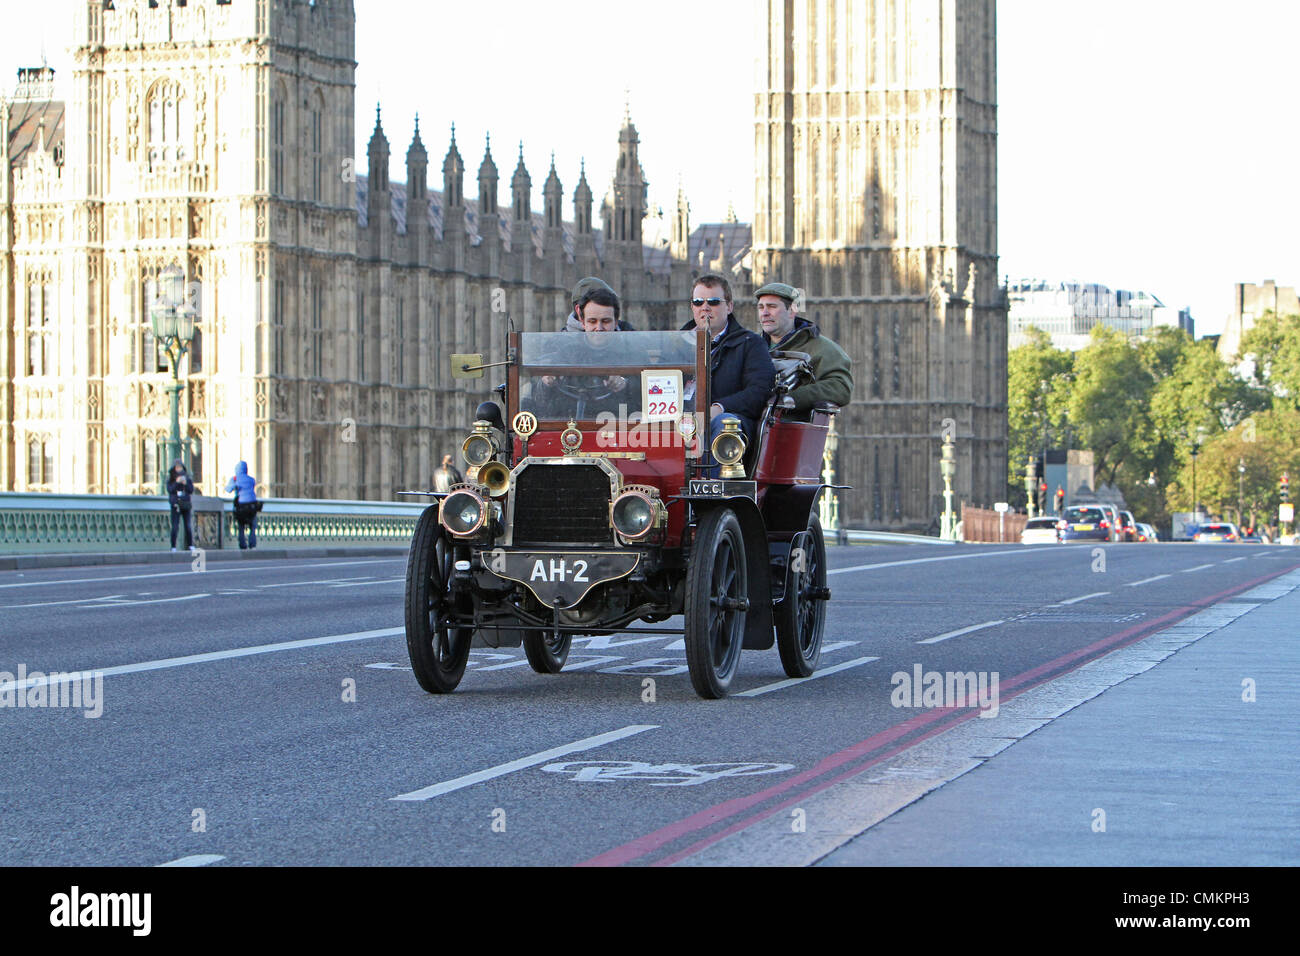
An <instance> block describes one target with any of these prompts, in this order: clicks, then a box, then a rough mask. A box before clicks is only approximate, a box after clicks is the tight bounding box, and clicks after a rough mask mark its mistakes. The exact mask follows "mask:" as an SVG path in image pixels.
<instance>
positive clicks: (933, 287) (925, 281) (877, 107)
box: [753, 0, 1007, 529]
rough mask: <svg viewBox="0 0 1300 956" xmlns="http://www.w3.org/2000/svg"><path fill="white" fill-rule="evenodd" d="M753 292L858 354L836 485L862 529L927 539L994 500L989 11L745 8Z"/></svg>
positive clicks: (998, 360)
mask: <svg viewBox="0 0 1300 956" xmlns="http://www.w3.org/2000/svg"><path fill="white" fill-rule="evenodd" d="M756 6H757V9H758V16H759V17H760V18H761V20H760V28H759V37H760V41H759V42H760V49H759V51H758V56H757V63H756V66H757V77H756V96H755V130H754V131H755V159H756V166H757V176H756V182H757V186H756V195H755V208H754V242H753V246H754V280H755V284H756V285H757V284H759V283H762V282H767V281H769V280H772V279H780V280H782V281H785V282H788V283H790V284H791V285H794V286H796V287H799V288H802V289H804V290H805V294H806V300H805V303H804V308H803V314H806V315H807V316H808V317H809V318H811V319H813V320H814V321H816V322H818V323H820V325H821V327H822V330H823V331H824V332H825V333H826V334H827V335H829V336H831V337H832V338H833V339H834V340H835V341H837V342H838V343H839V344H840V345H841V346H843V348H844V349H845V351H847V352H848V353H849V355H850V356H852V358H853V362H854V365H853V374H854V394H853V402H852V404H851V405H850V406H849V407H847V408H846V409H845V410H844V411H843V413H841V415H840V418H839V421H838V424H837V431H838V432H839V434H840V442H839V454H838V459H839V460H838V462H837V480H843V481H845V482H847V483H848V484H852V485H853V486H854V489H855V490H854V491H853V492H851V493H849V494H847V495H845V496H843V497H842V498H841V503H840V515H841V519H842V520H843V521H844V522H845V523H846V524H850V525H853V526H859V527H861V526H865V527H875V528H894V529H903V528H910V529H921V528H924V527H926V526H929V525H930V524H931V522H932V521H933V520H934V519H935V518H936V517H937V515H938V513H939V510H940V508H941V507H942V506H941V504H940V495H941V492H942V487H943V486H942V482H941V480H940V476H939V467H938V462H939V446H940V440H939V436H940V434H941V432H942V430H943V429H944V428H945V427H946V428H948V429H949V430H951V431H952V432H953V434H954V437H955V440H956V443H957V466H958V467H957V477H956V480H955V482H954V490H955V491H956V492H957V497H958V499H959V500H965V501H968V502H970V503H972V504H975V505H983V506H986V507H987V506H989V505H990V504H991V503H992V502H993V501H995V500H998V499H1000V498H1001V497H1002V495H1003V493H1004V491H1005V480H1006V478H1005V476H1006V453H1007V429H1006V367H1007V366H1006V354H1007V352H1006V340H1007V339H1006V337H1007V313H1006V304H1005V296H1004V295H1003V293H1002V290H1001V289H1000V288H999V285H998V281H997V102H996V100H997V98H996V44H995V38H994V27H995V12H994V0H756Z"/></svg>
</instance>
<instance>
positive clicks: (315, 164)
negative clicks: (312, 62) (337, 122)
mask: <svg viewBox="0 0 1300 956" xmlns="http://www.w3.org/2000/svg"><path fill="white" fill-rule="evenodd" d="M310 102H311V106H310V107H309V110H308V114H307V156H308V160H307V162H308V168H307V177H308V180H307V181H308V184H309V185H310V187H311V191H310V193H309V194H308V195H309V196H310V198H311V199H312V201H313V202H320V201H321V199H322V191H323V187H324V183H325V100H324V98H323V97H322V96H321V95H320V93H319V91H318V92H316V93H315V94H313V95H312V97H311V101H310Z"/></svg>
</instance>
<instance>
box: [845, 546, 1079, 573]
mask: <svg viewBox="0 0 1300 956" xmlns="http://www.w3.org/2000/svg"><path fill="white" fill-rule="evenodd" d="M1076 547H1078V546H1077V545H1076ZM1042 553H1043V549H1042V548H1029V549H1027V550H1023V551H1020V550H1018V551H981V552H979V553H978V554H950V555H946V556H944V557H942V558H909V559H908V560H906V561H882V562H881V563H880V564H855V565H854V566H853V567H851V568H832V569H831V570H829V571H827V572H826V573H827V574H848V573H849V572H850V571H870V570H872V569H873V568H896V567H899V566H900V565H904V564H929V563H930V562H931V561H964V560H966V559H967V558H996V557H1010V556H1014V555H1019V554H1042Z"/></svg>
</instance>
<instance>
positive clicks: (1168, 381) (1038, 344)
mask: <svg viewBox="0 0 1300 956" xmlns="http://www.w3.org/2000/svg"><path fill="white" fill-rule="evenodd" d="M1290 322H1292V320H1291V319H1288V320H1284V321H1283V322H1275V321H1274V322H1261V323H1260V324H1259V325H1257V326H1256V327H1255V329H1254V330H1252V332H1251V333H1249V334H1248V335H1247V337H1246V343H1245V344H1246V345H1247V346H1249V348H1250V349H1252V350H1253V352H1252V354H1253V355H1256V356H1259V357H1260V358H1261V359H1262V361H1260V362H1258V363H1257V371H1258V373H1259V375H1260V376H1262V377H1257V379H1255V380H1253V381H1252V380H1244V381H1243V380H1242V379H1239V378H1237V377H1236V376H1235V375H1234V374H1233V372H1232V369H1231V368H1229V367H1228V366H1227V365H1226V364H1225V363H1224V362H1223V361H1221V360H1220V359H1219V357H1218V354H1217V353H1216V351H1215V348H1214V343H1212V342H1209V341H1205V340H1202V341H1199V342H1197V341H1193V340H1192V338H1191V336H1189V335H1188V334H1187V333H1186V332H1184V331H1182V330H1181V329H1174V328H1161V329H1156V330H1153V331H1152V332H1151V334H1150V335H1149V336H1147V337H1146V338H1144V339H1142V340H1140V341H1139V340H1136V339H1130V338H1128V337H1126V336H1125V335H1124V334H1123V333H1121V332H1118V331H1116V330H1114V329H1111V328H1109V327H1106V326H1097V327H1095V328H1094V329H1093V332H1092V337H1091V341H1090V342H1089V344H1088V345H1087V347H1085V348H1084V349H1082V350H1080V351H1079V352H1078V353H1077V354H1072V353H1070V352H1066V351H1062V350H1060V349H1055V348H1053V347H1052V345H1051V340H1050V338H1049V337H1048V336H1047V335H1046V333H1042V332H1039V331H1038V330H1031V336H1032V339H1031V341H1030V342H1029V343H1028V344H1026V345H1024V346H1021V347H1019V348H1016V349H1013V350H1011V352H1010V353H1009V355H1008V377H1007V392H1008V394H1007V405H1008V427H1009V446H1008V454H1009V461H1008V481H1009V483H1010V487H1011V489H1012V491H1013V496H1012V497H1011V498H1010V499H1009V500H1012V501H1016V502H1023V501H1024V500H1025V495H1024V468H1025V460H1026V458H1027V457H1028V456H1029V455H1031V454H1034V455H1037V454H1038V453H1039V451H1040V449H1041V446H1042V424H1043V420H1044V419H1046V421H1047V424H1048V428H1049V434H1050V439H1051V442H1050V444H1051V447H1053V448H1063V447H1072V448H1080V449H1091V450H1092V452H1093V462H1094V469H1095V481H1096V483H1097V484H1098V485H1101V484H1113V485H1115V486H1116V487H1118V488H1119V490H1120V491H1121V492H1122V493H1123V494H1124V497H1125V500H1126V501H1127V502H1128V504H1129V506H1130V508H1131V510H1132V511H1133V512H1134V513H1135V514H1136V515H1138V516H1139V519H1140V520H1147V521H1151V522H1153V523H1155V524H1165V523H1166V522H1167V521H1168V519H1169V513H1170V511H1171V510H1179V511H1186V510H1190V508H1191V460H1192V456H1191V452H1192V449H1193V448H1199V449H1200V454H1199V457H1198V459H1197V466H1196V470H1197V486H1198V487H1197V497H1198V498H1199V499H1200V501H1201V504H1202V506H1203V507H1204V506H1207V505H1212V506H1214V507H1216V508H1217V509H1219V510H1223V509H1225V508H1227V509H1228V510H1230V511H1231V512H1232V513H1233V514H1234V515H1235V514H1236V510H1237V478H1238V471H1237V466H1238V463H1239V462H1241V461H1242V460H1244V461H1245V463H1246V468H1247V471H1246V475H1245V476H1244V478H1243V481H1242V487H1243V497H1244V498H1245V502H1244V504H1245V507H1246V511H1247V513H1249V511H1250V509H1251V507H1254V508H1255V509H1256V512H1257V513H1259V514H1261V515H1263V514H1264V513H1265V512H1266V511H1270V510H1271V513H1272V514H1274V515H1275V514H1276V500H1275V498H1276V483H1277V477H1278V476H1279V475H1280V474H1281V472H1282V470H1283V469H1284V468H1285V467H1288V465H1287V464H1286V463H1287V462H1291V461H1292V459H1295V458H1296V457H1297V456H1298V455H1300V412H1297V411H1296V409H1295V404H1294V403H1293V402H1292V401H1291V399H1290V397H1289V396H1300V319H1294V323H1295V324H1294V325H1291V324H1287V323H1290ZM1243 351H1245V348H1243ZM1293 352H1294V353H1295V354H1294V356H1293V355H1292V353H1293ZM1043 383H1046V388H1044V384H1043ZM1275 395H1281V396H1283V397H1282V398H1281V399H1280V400H1281V401H1282V402H1283V404H1284V405H1285V408H1284V409H1283V408H1279V409H1278V410H1277V411H1270V409H1272V408H1273V407H1274V396H1275ZM1284 412H1287V413H1290V414H1291V415H1292V416H1293V417H1288V414H1284ZM1252 416H1253V417H1252ZM1243 422H1249V424H1248V425H1243V424H1242V423H1243ZM1248 439H1253V440H1248ZM1067 443H1068V445H1067ZM1297 466H1300V461H1296V462H1293V463H1292V464H1290V465H1289V467H1291V468H1293V469H1296V468H1297ZM1293 474H1297V476H1300V471H1293ZM1270 476H1271V477H1270ZM1270 489H1271V493H1272V495H1273V498H1269V497H1268V494H1269V493H1270ZM1269 502H1271V505H1270V506H1269V508H1266V507H1265V505H1266V504H1269Z"/></svg>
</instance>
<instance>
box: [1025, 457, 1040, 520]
mask: <svg viewBox="0 0 1300 956" xmlns="http://www.w3.org/2000/svg"><path fill="white" fill-rule="evenodd" d="M1037 498H1038V462H1036V461H1034V456H1033V455H1030V456H1029V459H1028V461H1026V462H1025V513H1026V514H1027V515H1029V517H1031V518H1032V517H1034V501H1035V500H1036V499H1037Z"/></svg>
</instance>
